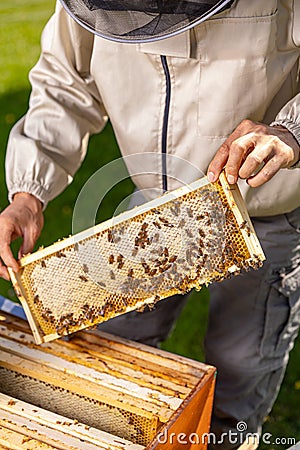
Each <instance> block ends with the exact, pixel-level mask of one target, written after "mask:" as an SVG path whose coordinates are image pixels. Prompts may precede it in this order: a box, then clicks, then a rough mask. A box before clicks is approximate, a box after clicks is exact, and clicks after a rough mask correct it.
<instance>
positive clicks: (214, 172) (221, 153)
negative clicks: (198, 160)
mask: <svg viewBox="0 0 300 450" xmlns="http://www.w3.org/2000/svg"><path fill="white" fill-rule="evenodd" d="M228 155H229V145H228V144H227V142H226V141H225V142H224V143H223V144H222V145H221V147H220V148H219V150H218V151H217V153H216V154H215V156H214V158H213V159H212V161H211V163H210V165H209V166H208V169H207V178H208V180H209V181H210V182H211V183H213V182H215V181H217V179H218V178H219V175H220V173H221V172H222V170H223V168H224V167H225V165H226V162H227V159H228Z"/></svg>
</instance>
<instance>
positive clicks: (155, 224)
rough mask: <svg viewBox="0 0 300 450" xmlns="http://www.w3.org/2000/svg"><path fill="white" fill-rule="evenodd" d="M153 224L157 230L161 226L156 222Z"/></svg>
mask: <svg viewBox="0 0 300 450" xmlns="http://www.w3.org/2000/svg"><path fill="white" fill-rule="evenodd" d="M153 225H154V226H155V227H156V228H158V229H159V230H161V226H160V224H159V223H158V222H153Z"/></svg>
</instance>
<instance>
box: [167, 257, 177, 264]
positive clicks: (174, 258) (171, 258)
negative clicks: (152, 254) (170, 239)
mask: <svg viewBox="0 0 300 450" xmlns="http://www.w3.org/2000/svg"><path fill="white" fill-rule="evenodd" d="M177 258H178V256H177V255H173V256H171V257H170V258H169V262H170V263H174V262H175V261H176V259H177Z"/></svg>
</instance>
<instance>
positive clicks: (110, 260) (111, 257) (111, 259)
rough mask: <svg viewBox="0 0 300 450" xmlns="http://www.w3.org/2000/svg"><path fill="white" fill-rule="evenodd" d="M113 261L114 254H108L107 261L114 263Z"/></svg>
mask: <svg viewBox="0 0 300 450" xmlns="http://www.w3.org/2000/svg"><path fill="white" fill-rule="evenodd" d="M114 261H115V257H114V255H110V256H109V258H108V262H109V264H113V263H114Z"/></svg>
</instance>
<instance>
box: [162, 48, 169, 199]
mask: <svg viewBox="0 0 300 450" xmlns="http://www.w3.org/2000/svg"><path fill="white" fill-rule="evenodd" d="M160 59H161V63H162V67H163V69H164V74H165V79H166V99H165V110H164V117H163V127H162V136H161V156H162V188H163V192H166V191H167V190H168V178H167V145H168V125H169V112H170V100H171V77H170V71H169V67H168V62H167V57H166V56H163V55H161V57H160Z"/></svg>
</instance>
